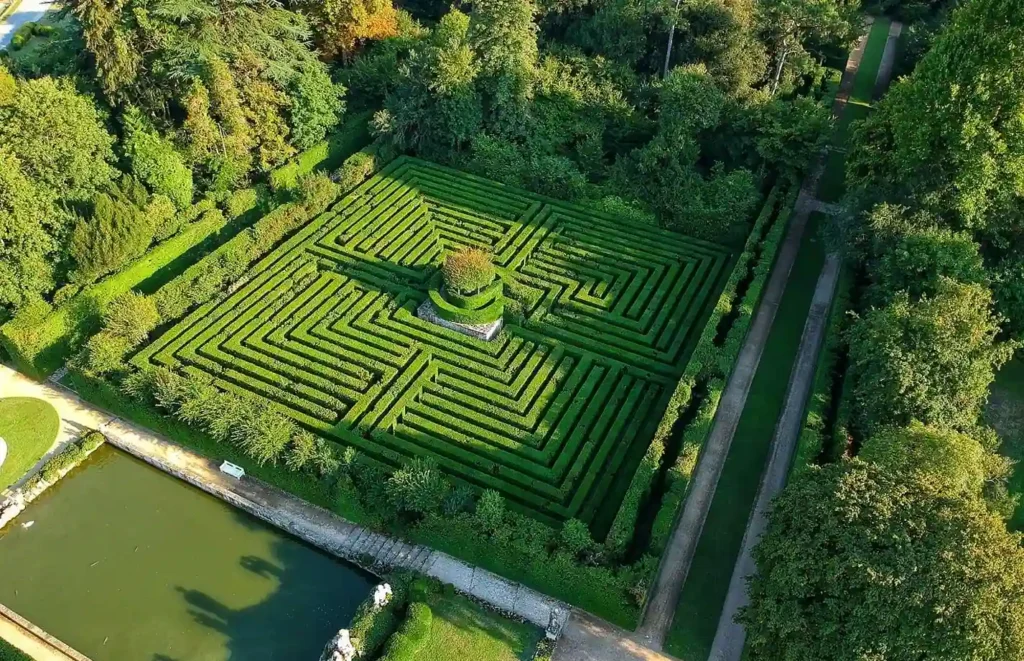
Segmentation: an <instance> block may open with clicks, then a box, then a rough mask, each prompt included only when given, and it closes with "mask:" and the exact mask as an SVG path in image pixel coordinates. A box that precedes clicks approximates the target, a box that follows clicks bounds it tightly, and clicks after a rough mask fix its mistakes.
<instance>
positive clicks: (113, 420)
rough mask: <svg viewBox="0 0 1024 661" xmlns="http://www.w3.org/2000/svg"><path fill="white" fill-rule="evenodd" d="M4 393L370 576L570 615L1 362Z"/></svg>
mask: <svg viewBox="0 0 1024 661" xmlns="http://www.w3.org/2000/svg"><path fill="white" fill-rule="evenodd" d="M8 396H12V397H13V396H26V397H38V398H40V399H44V400H46V401H48V402H50V403H51V404H53V406H54V407H55V408H56V409H57V412H58V413H59V414H60V417H61V421H62V425H63V424H65V423H67V424H69V425H71V426H76V427H78V428H80V429H84V428H88V429H97V430H99V431H101V432H103V434H104V435H105V436H106V437H107V439H108V441H109V442H110V443H111V444H112V445H114V446H116V447H118V448H120V449H122V450H124V451H126V452H129V453H131V454H133V455H135V456H136V457H138V458H140V459H142V460H143V461H146V462H147V463H149V464H151V465H153V466H156V467H157V468H159V469H160V470H163V471H165V472H167V473H170V474H171V475H174V476H175V477H178V478H180V479H182V480H185V481H186V482H188V483H190V484H192V485H194V486H196V487H198V488H200V489H202V490H203V491H206V492H208V493H210V494H213V495H214V496H217V497H218V498H221V499H223V500H225V501H227V502H229V503H231V504H232V505H234V506H236V507H238V508H239V509H242V510H245V511H246V512H249V513H250V514H252V515H254V516H256V517H258V518H260V519H263V520H264V521H267V522H268V523H271V524H273V525H275V526H278V527H280V528H282V529H284V530H287V531H288V532H290V533H291V534H293V535H295V536H296V537H299V538H300V539H303V540H305V541H306V542H308V543H310V544H313V545H314V546H316V547H318V548H320V549H322V550H324V551H326V552H328V553H331V554H333V555H336V556H338V557H340V558H344V559H345V560H348V561H350V562H353V563H355V564H358V565H360V566H362V567H364V568H366V569H369V570H371V571H376V572H382V571H386V570H388V569H391V568H407V569H412V570H415V571H418V572H422V573H424V574H427V575H428V576H433V577H434V578H437V579H439V580H441V581H443V582H445V583H450V584H452V585H454V586H455V588H456V589H457V590H459V591H460V592H464V593H466V594H469V595H471V596H473V597H474V598H476V599H479V600H480V601H483V602H485V603H487V604H490V605H491V606H493V607H494V608H497V609H499V610H502V611H506V612H510V613H514V614H515V615H517V616H519V617H521V618H523V619H524V620H527V621H529V622H532V623H534V624H536V625H537V626H540V627H547V626H548V624H549V622H550V619H551V617H552V614H553V613H554V614H555V617H556V618H557V619H558V620H560V621H561V622H564V621H565V620H566V619H567V618H568V616H569V607H568V606H567V605H566V604H564V603H562V602H559V601H557V600H555V599H552V598H550V597H547V596H545V595H542V594H540V593H539V592H536V591H535V590H531V589H530V588H527V587H525V586H522V585H520V584H518V583H512V582H510V581H507V580H505V579H503V578H501V577H499V576H497V575H495V574H493V573H491V572H489V571H485V570H483V569H479V568H477V567H474V566H472V565H469V564H467V563H465V562H462V561H461V560H458V559H456V558H454V557H452V556H450V555H447V554H445V553H441V552H439V551H434V550H432V549H429V548H427V547H425V546H420V545H417V544H410V543H407V542H404V541H402V540H400V539H397V538H394V537H390V536H388V535H382V534H380V533H376V532H373V531H371V530H368V529H366V528H362V527H360V526H357V525H354V524H352V523H349V522H348V521H345V520H344V519H342V518H340V517H338V516H337V515H335V514H333V513H331V512H328V511H327V510H325V509H323V508H320V507H317V506H315V505H312V504H310V503H308V502H306V501H304V500H302V499H301V498H298V497H296V496H293V495H291V494H289V493H287V492H285V491H282V490H281V489H278V488H276V487H273V486H271V485H269V484H267V483H265V482H262V481H260V480H257V479H255V478H252V477H248V476H247V477H244V478H242V479H241V480H236V479H234V478H232V477H229V476H228V475H226V474H224V473H222V472H220V470H219V468H218V462H216V461H214V460H211V459H208V458H206V457H203V456H201V455H199V454H196V453H195V452H192V451H191V450H188V449H186V448H183V447H181V446H179V445H176V444H174V443H172V442H171V441H169V440H167V439H165V438H163V437H161V436H158V435H156V434H154V433H153V432H151V431H149V430H148V429H145V428H143V427H139V426H137V425H134V424H132V423H130V422H127V421H125V420H121V419H120V418H117V417H116V416H114V415H112V414H110V413H108V412H106V411H103V410H102V409H98V408H96V407H93V406H91V405H89V404H88V403H86V402H84V401H82V400H81V399H79V398H78V397H77V396H76V395H75V394H74V393H72V392H71V391H69V390H67V389H65V388H62V387H60V386H57V385H54V384H52V383H46V384H40V383H37V382H35V381H33V380H31V379H29V378H28V377H26V376H24V375H22V374H20V373H19V372H16V371H15V370H13V369H11V368H9V367H7V366H4V365H0V397H8Z"/></svg>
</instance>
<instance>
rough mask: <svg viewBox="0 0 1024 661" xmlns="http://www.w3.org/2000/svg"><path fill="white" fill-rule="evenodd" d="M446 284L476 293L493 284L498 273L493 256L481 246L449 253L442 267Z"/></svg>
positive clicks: (457, 289) (446, 285)
mask: <svg viewBox="0 0 1024 661" xmlns="http://www.w3.org/2000/svg"><path fill="white" fill-rule="evenodd" d="M441 273H442V274H444V285H445V287H447V288H448V289H451V290H452V291H454V292H457V293H462V294H470V293H476V292H478V291H480V290H481V289H483V288H484V287H486V286H487V285H489V284H491V282H492V281H493V280H494V276H495V274H496V272H495V270H494V264H492V263H491V256H490V254H488V253H487V252H485V251H483V250H481V249H479V248H463V249H461V250H458V251H456V252H452V253H449V254H448V256H447V257H445V260H444V265H443V266H442V267H441Z"/></svg>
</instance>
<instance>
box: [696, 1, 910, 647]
mask: <svg viewBox="0 0 1024 661" xmlns="http://www.w3.org/2000/svg"><path fill="white" fill-rule="evenodd" d="M902 27H903V26H902V25H901V24H900V23H899V22H898V21H893V22H892V24H891V25H890V27H889V34H888V37H887V39H886V44H885V51H884V54H883V56H882V63H881V65H880V66H879V69H878V73H877V77H876V80H875V85H874V86H873V90H874V97H875V98H877V97H880V96H881V94H882V93H884V91H885V89H886V88H887V87H888V85H889V81H890V79H891V77H892V70H893V64H894V60H895V57H896V43H897V41H898V39H899V36H900V32H901V31H902ZM841 268H842V258H841V256H840V255H839V254H837V253H834V252H833V253H831V254H829V255H828V257H827V258H826V260H825V266H824V267H823V268H822V270H821V274H820V275H819V277H818V282H817V285H816V287H815V291H814V299H813V301H812V303H811V309H810V311H809V313H808V315H807V322H806V324H805V326H804V331H803V335H802V336H801V338H800V347H799V349H798V351H797V359H796V362H795V363H794V364H793V371H792V374H791V375H790V380H789V386H788V389H787V393H786V403H785V407H784V408H783V411H782V415H781V416H780V417H779V422H778V425H777V427H776V430H775V434H774V436H773V438H772V453H771V456H770V458H769V461H768V465H767V466H766V468H765V471H764V475H763V477H762V480H761V486H760V490H759V493H758V497H757V503H756V504H755V506H754V510H753V512H752V513H751V516H750V520H749V522H748V524H747V529H746V532H745V533H744V535H743V545H742V548H741V550H740V555H739V558H737V560H736V566H735V568H734V570H733V574H732V578H731V579H730V582H729V592H728V594H727V595H726V600H725V607H724V608H723V609H722V614H721V616H720V619H719V621H718V629H717V631H716V632H715V639H714V642H713V643H712V646H711V654H710V661H740V659H741V658H742V656H743V647H744V645H745V643H746V631H745V629H744V628H743V626H742V625H741V624H739V623H737V622H736V616H737V614H738V613H739V610H740V609H741V608H743V607H744V606H746V605H747V604H748V603H749V602H750V599H749V595H748V594H747V585H746V581H747V578H748V577H749V576H751V575H753V574H754V573H755V572H756V571H757V565H756V563H755V562H754V558H753V550H754V547H755V546H756V545H757V542H758V540H759V539H760V538H761V535H762V534H763V533H764V531H765V529H766V528H767V525H768V519H767V517H768V511H769V509H770V507H771V502H772V500H773V499H774V498H775V497H776V496H777V495H778V494H779V493H781V492H782V490H783V488H785V486H786V481H787V479H788V477H789V471H790V467H791V465H792V462H793V454H794V452H795V451H796V444H797V440H798V439H799V437H800V429H801V427H802V426H803V421H804V415H805V411H806V407H807V400H808V398H809V397H810V393H811V388H812V387H813V385H814V373H815V370H816V369H817V364H818V357H819V355H820V353H821V347H822V345H823V343H824V339H825V332H826V327H827V324H828V318H829V311H830V310H831V308H832V300H833V297H834V296H835V291H836V285H837V284H838V282H839V274H840V269H841Z"/></svg>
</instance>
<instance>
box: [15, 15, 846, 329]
mask: <svg viewBox="0 0 1024 661" xmlns="http://www.w3.org/2000/svg"><path fill="white" fill-rule="evenodd" d="M858 4H859V3H857V2H852V1H850V2H845V1H844V2H835V1H833V0H829V1H822V0H801V1H800V2H790V1H781V0H780V1H775V0H773V1H772V2H754V0H734V1H733V0H730V1H729V2H720V1H716V0H711V1H701V2H677V3H671V2H635V1H633V0H627V1H623V0H611V1H607V2H606V1H601V2H593V3H588V2H566V3H552V4H551V5H550V6H549V5H546V4H542V5H538V6H535V5H534V4H533V3H532V2H529V1H527V0H517V1H513V2H497V1H495V2H491V1H482V2H476V3H473V4H472V5H458V6H453V7H447V6H444V5H443V4H442V3H439V2H412V3H409V4H408V5H407V6H403V7H400V8H399V7H395V6H393V5H391V4H390V3H389V2H386V1H383V0H367V1H363V0H333V1H331V2H323V3H320V2H315V3H314V2H310V3H303V2H296V3H293V4H286V5H284V6H282V5H280V4H278V3H276V2H271V1H269V0H264V1H260V2H237V1H235V0H226V1H223V2H209V1H204V0H161V1H157V2H153V1H149V0H146V1H143V0H133V1H132V2H127V3H123V2H104V1H102V0H82V1H76V2H71V3H69V4H68V5H67V6H66V9H64V12H66V13H67V14H68V15H67V17H66V18H65V20H62V21H61V22H59V23H58V24H57V26H56V30H55V31H54V33H53V34H49V35H48V36H47V38H46V39H45V41H43V43H42V44H33V47H32V48H25V49H24V50H13V49H12V50H11V51H10V52H9V53H7V54H6V55H5V56H4V64H3V66H4V69H3V70H2V73H0V104H2V105H0V132H2V134H0V144H2V145H3V148H2V151H0V158H2V159H3V160H4V167H3V177H4V181H3V190H4V195H3V200H4V203H3V207H2V209H3V214H4V216H3V217H4V222H3V223H2V224H0V228H2V229H0V232H2V237H3V240H2V241H0V246H2V248H0V250H2V251H3V252H2V260H0V268H2V269H3V270H4V276H5V277H3V278H2V279H0V281H2V282H3V283H4V284H3V285H0V309H2V310H4V311H5V313H6V314H8V315H10V314H12V313H14V312H16V311H17V310H19V309H22V308H25V307H26V306H31V305H32V304H34V303H35V302H36V301H38V300H40V299H46V300H48V301H52V300H53V297H54V296H56V297H57V301H58V302H59V301H60V300H62V299H64V298H67V297H68V296H69V290H68V289H67V287H69V286H70V287H81V286H82V285H84V284H87V283H89V282H92V281H94V280H95V279H97V278H99V277H101V276H103V275H105V274H107V273H111V272H114V271H116V270H117V269H118V268H119V267H120V266H123V265H124V264H125V263H127V262H128V261H129V260H131V259H133V258H135V257H137V256H138V255H140V254H141V253H142V252H144V251H145V250H146V248H147V247H148V246H149V245H150V244H151V243H152V242H154V241H159V240H161V239H165V238H167V237H169V236H171V235H173V234H174V233H175V231H177V229H178V228H180V227H181V226H182V224H183V216H184V217H185V218H186V219H187V218H188V217H189V213H190V209H194V206H193V205H194V204H197V203H200V202H205V203H206V204H205V205H204V208H206V209H207V210H210V209H212V207H213V205H214V204H217V203H223V202H224V201H225V200H226V199H227V198H228V197H230V195H231V193H232V192H233V191H237V190H239V189H242V188H245V187H248V186H251V185H253V184H259V183H260V182H261V181H265V180H266V174H267V173H268V172H269V171H271V170H272V169H273V168H274V167H275V166H278V165H280V164H282V163H283V162H285V161H286V160H287V159H288V158H289V157H291V156H293V155H295V154H296V153H298V152H300V151H301V150H303V149H307V148H309V147H311V146H313V145H315V144H316V143H317V142H319V141H321V140H323V139H324V137H325V135H326V134H327V133H328V132H329V131H331V130H332V129H333V128H335V127H337V126H338V125H339V122H341V121H343V118H344V116H345V113H346V111H347V112H349V113H352V112H354V111H360V110H368V111H371V112H372V113H373V115H372V121H371V124H372V130H373V132H374V134H375V135H376V136H377V140H378V145H379V148H380V149H382V150H395V151H406V152H412V153H416V154H419V155H422V156H424V157H428V158H431V159H433V160H437V161H441V162H445V163H451V164H455V165H457V166H459V167H460V168H463V169H468V170H470V171H473V172H479V173H486V174H487V175H488V176H489V177H491V178H496V179H499V180H501V181H504V182H507V183H512V184H516V185H519V186H522V187H525V188H528V189H530V190H534V191H536V192H541V193H549V194H553V195H556V196H558V197H560V198H563V199H570V200H573V201H581V202H585V203H587V204H589V205H593V206H595V207H598V208H602V209H607V210H611V211H615V212H618V213H623V214H628V215H632V216H633V217H635V218H636V222H642V223H649V222H660V223H662V224H664V225H665V226H668V227H672V228H677V229H679V230H682V231H684V232H687V233H690V234H693V235H697V236H700V237H705V238H712V239H715V240H719V241H732V242H735V241H742V239H743V237H744V236H745V229H746V226H747V225H746V223H747V222H748V220H747V219H748V218H749V216H750V211H752V210H753V209H754V208H755V207H756V205H757V204H758V201H759V199H760V196H761V193H762V191H763V190H764V189H765V187H766V185H767V184H768V183H770V181H771V180H773V179H775V178H777V177H792V178H797V177H799V176H800V174H801V172H802V171H803V170H804V169H805V168H806V167H807V164H808V162H809V159H810V156H811V155H812V154H814V153H815V151H816V149H817V148H818V142H819V140H820V137H821V135H822V133H823V131H824V129H826V128H827V126H828V122H829V118H828V113H827V110H826V109H825V108H823V107H822V106H821V104H818V103H815V98H814V96H815V94H816V93H817V92H818V91H819V90H820V89H821V83H822V77H823V76H824V72H825V68H824V67H823V66H822V64H823V63H824V62H825V61H826V59H827V58H828V57H830V56H832V55H833V54H834V53H839V52H841V50H842V48H843V47H844V46H845V45H846V44H848V43H849V41H850V40H851V38H852V37H853V36H855V35H856V33H857V31H858V28H859V26H858V22H859V16H860V13H859V6H858ZM37 41H41V40H38V39H37ZM663 69H667V70H668V73H667V75H665V76H662V75H661V74H662V72H663ZM191 213H195V211H194V210H193V211H191ZM40 219H44V220H40ZM655 219H656V220H655ZM129 229H130V231H129Z"/></svg>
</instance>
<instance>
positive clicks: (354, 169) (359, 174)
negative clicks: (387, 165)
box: [335, 149, 377, 191]
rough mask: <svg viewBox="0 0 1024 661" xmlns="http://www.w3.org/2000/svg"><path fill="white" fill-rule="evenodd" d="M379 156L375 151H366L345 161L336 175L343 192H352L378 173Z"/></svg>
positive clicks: (357, 153) (359, 152)
mask: <svg viewBox="0 0 1024 661" xmlns="http://www.w3.org/2000/svg"><path fill="white" fill-rule="evenodd" d="M376 169H377V156H376V154H375V153H374V152H373V151H370V150H366V149H364V150H363V151H358V152H356V153H355V154H352V155H351V156H349V157H348V158H346V159H345V162H344V163H343V164H342V166H341V167H340V168H338V170H337V172H336V173H335V179H337V181H338V185H339V186H340V187H341V190H342V191H350V190H352V189H353V188H355V187H356V186H358V185H359V184H361V183H363V182H364V181H366V180H367V179H369V178H370V176H371V175H372V174H373V173H374V172H375V171H376Z"/></svg>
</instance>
